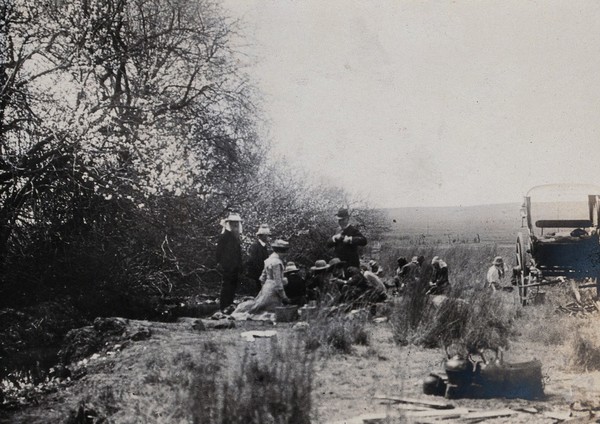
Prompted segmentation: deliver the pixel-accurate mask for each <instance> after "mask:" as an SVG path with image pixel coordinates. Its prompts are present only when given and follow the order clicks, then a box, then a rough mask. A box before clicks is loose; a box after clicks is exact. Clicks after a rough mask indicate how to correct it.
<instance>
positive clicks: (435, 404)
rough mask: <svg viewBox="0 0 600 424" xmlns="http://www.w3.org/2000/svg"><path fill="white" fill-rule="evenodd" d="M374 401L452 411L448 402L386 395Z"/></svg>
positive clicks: (376, 397)
mask: <svg viewBox="0 0 600 424" xmlns="http://www.w3.org/2000/svg"><path fill="white" fill-rule="evenodd" d="M374 398H375V399H378V400H389V401H392V402H395V403H409V404H414V405H423V406H427V407H429V408H434V409H452V408H454V405H452V404H451V403H448V402H442V401H439V400H430V399H414V398H405V397H394V396H386V395H375V396H374Z"/></svg>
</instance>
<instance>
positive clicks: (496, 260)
mask: <svg viewBox="0 0 600 424" xmlns="http://www.w3.org/2000/svg"><path fill="white" fill-rule="evenodd" d="M492 265H504V259H502V256H496V257H495V258H494V262H492Z"/></svg>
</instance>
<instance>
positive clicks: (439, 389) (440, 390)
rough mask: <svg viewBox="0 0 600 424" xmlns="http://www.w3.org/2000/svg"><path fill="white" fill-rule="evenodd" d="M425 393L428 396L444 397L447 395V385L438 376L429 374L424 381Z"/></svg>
mask: <svg viewBox="0 0 600 424" xmlns="http://www.w3.org/2000/svg"><path fill="white" fill-rule="evenodd" d="M423 393H424V394H426V395H434V396H444V394H445V393H446V383H444V380H443V379H442V377H440V376H439V375H436V374H429V375H428V376H427V377H425V378H424V379H423Z"/></svg>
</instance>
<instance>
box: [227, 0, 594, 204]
mask: <svg viewBox="0 0 600 424" xmlns="http://www.w3.org/2000/svg"><path fill="white" fill-rule="evenodd" d="M223 5H224V7H225V9H226V10H227V11H229V13H230V14H231V16H232V17H235V18H240V19H242V21H243V24H244V34H245V36H246V42H247V43H248V44H249V45H250V47H247V49H248V52H249V53H250V55H251V56H253V57H254V58H255V59H256V63H255V64H254V65H253V66H252V67H251V68H250V70H249V71H250V74H251V76H252V77H253V78H254V79H255V80H256V82H257V84H258V87H259V89H260V90H261V91H262V93H263V95H264V110H265V114H266V117H267V118H268V119H269V121H270V122H269V132H270V133H269V138H270V139H271V140H272V144H273V148H272V152H271V154H272V155H273V156H274V157H277V156H280V155H285V156H286V157H287V159H288V161H290V162H293V164H294V165H295V166H298V167H302V168H303V169H306V170H307V171H308V172H309V173H310V174H311V175H312V176H314V177H315V178H317V179H324V180H326V181H329V182H331V183H334V184H336V185H340V186H342V187H344V188H345V189H347V190H348V191H350V192H352V193H355V194H357V195H360V196H366V197H368V198H369V199H370V201H371V202H372V204H373V205H374V206H380V207H401V206H458V205H476V204H487V203H504V202H520V201H521V199H522V196H523V195H524V194H525V192H526V191H527V190H528V189H529V188H530V187H531V186H534V185H538V184H546V183H554V182H600V181H599V180H600V178H598V176H599V174H600V24H599V22H600V2H599V1H547V0H543V1H542V0H540V1H525V0H516V1H468V0H465V1H452V2H451V1H416V0H415V1H399V0H394V1H393V0H372V1H360V2H359V1H350V0H327V1H325V0H314V1H299V0H295V1H292V0H224V3H223Z"/></svg>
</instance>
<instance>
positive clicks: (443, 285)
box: [427, 256, 450, 294]
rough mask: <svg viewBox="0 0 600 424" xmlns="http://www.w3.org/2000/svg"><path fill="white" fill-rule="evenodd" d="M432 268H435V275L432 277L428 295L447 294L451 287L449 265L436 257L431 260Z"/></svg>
mask: <svg viewBox="0 0 600 424" xmlns="http://www.w3.org/2000/svg"><path fill="white" fill-rule="evenodd" d="M431 266H432V267H433V274H432V275H431V281H430V282H429V290H427V294H444V293H446V292H447V291H448V289H449V287H450V282H449V281H448V264H446V262H444V261H443V260H442V259H440V258H439V256H434V257H433V259H432V260H431Z"/></svg>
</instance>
